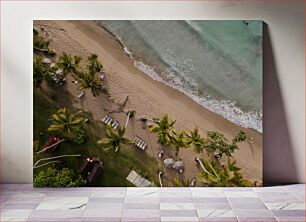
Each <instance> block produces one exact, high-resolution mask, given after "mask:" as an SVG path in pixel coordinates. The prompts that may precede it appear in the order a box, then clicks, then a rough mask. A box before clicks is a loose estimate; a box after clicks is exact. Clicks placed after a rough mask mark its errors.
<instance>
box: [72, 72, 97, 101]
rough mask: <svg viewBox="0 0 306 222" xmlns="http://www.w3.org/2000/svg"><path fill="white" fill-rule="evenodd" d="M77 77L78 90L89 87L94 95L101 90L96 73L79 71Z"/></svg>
mask: <svg viewBox="0 0 306 222" xmlns="http://www.w3.org/2000/svg"><path fill="white" fill-rule="evenodd" d="M78 79H79V80H80V83H81V86H80V87H79V89H80V90H83V89H90V90H91V93H92V95H93V96H94V97H96V96H98V95H99V94H100V92H101V91H102V90H103V86H102V84H101V81H100V79H99V78H98V76H97V75H96V73H91V72H88V73H79V74H78Z"/></svg>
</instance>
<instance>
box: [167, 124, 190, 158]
mask: <svg viewBox="0 0 306 222" xmlns="http://www.w3.org/2000/svg"><path fill="white" fill-rule="evenodd" d="M171 144H172V146H173V147H174V149H175V155H176V156H177V155H178V153H179V151H180V149H181V148H187V147H188V145H187V140H186V139H185V134H184V132H181V133H179V132H177V131H176V130H175V129H173V130H172V135H171Z"/></svg>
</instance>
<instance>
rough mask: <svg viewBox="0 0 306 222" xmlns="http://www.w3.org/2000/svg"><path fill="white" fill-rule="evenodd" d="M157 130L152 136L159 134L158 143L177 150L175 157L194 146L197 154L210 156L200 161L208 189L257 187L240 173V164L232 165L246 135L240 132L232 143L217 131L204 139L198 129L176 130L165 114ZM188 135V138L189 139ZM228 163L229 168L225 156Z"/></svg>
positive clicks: (180, 183) (184, 183)
mask: <svg viewBox="0 0 306 222" xmlns="http://www.w3.org/2000/svg"><path fill="white" fill-rule="evenodd" d="M154 122H155V124H156V126H155V127H153V128H151V132H156V133H158V138H159V139H158V142H159V143H160V144H162V145H166V144H167V145H168V144H169V145H171V147H173V148H174V150H175V155H176V156H178V153H179V151H180V149H181V148H188V147H190V146H193V148H194V151H195V153H203V152H204V151H205V152H206V154H208V155H210V156H211V158H210V160H205V159H202V160H200V159H199V158H197V161H199V162H200V164H201V167H202V171H201V173H200V176H201V181H202V182H203V183H204V184H205V185H207V186H253V185H255V183H253V182H251V181H249V180H246V179H244V178H243V177H242V175H241V173H240V168H239V167H237V166H236V161H233V162H231V157H232V154H233V153H234V152H235V150H236V149H238V143H241V142H244V141H245V140H246V138H247V135H246V133H245V132H244V131H240V132H239V133H238V134H237V135H236V136H235V137H234V138H233V139H232V142H229V141H228V139H226V138H225V136H224V135H223V134H222V133H220V132H217V131H207V137H202V136H201V135H200V133H199V129H198V127H195V128H194V130H193V131H191V132H186V131H185V130H183V131H182V132H181V133H179V132H177V131H176V130H175V129H172V134H170V132H169V131H170V128H173V125H174V123H175V120H170V121H169V120H168V115H167V114H165V115H164V116H163V117H162V119H161V120H159V119H155V121H154ZM185 135H186V137H185ZM224 155H225V156H226V157H227V159H228V162H227V165H224V164H223V163H222V161H221V159H222V157H223V156H224ZM189 182H190V181H189V180H186V181H185V180H184V179H179V178H174V179H172V180H170V181H169V184H170V185H171V186H189Z"/></svg>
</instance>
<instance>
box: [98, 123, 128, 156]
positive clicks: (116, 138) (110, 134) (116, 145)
mask: <svg viewBox="0 0 306 222" xmlns="http://www.w3.org/2000/svg"><path fill="white" fill-rule="evenodd" d="M124 133H125V128H124V127H122V126H121V127H119V128H118V129H117V130H113V129H112V128H108V129H107V130H106V135H105V138H102V139H100V140H99V141H98V144H103V145H104V146H105V150H107V151H109V150H111V151H113V152H114V153H117V152H119V150H120V148H121V144H129V143H131V141H130V140H129V139H127V138H125V137H124Z"/></svg>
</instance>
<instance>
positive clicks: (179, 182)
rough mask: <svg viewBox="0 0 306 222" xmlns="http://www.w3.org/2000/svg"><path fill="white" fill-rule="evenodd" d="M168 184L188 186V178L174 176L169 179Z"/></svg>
mask: <svg viewBox="0 0 306 222" xmlns="http://www.w3.org/2000/svg"><path fill="white" fill-rule="evenodd" d="M170 185H171V187H189V185H190V180H188V179H180V178H178V177H175V178H173V179H172V180H171V181H170Z"/></svg>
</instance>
